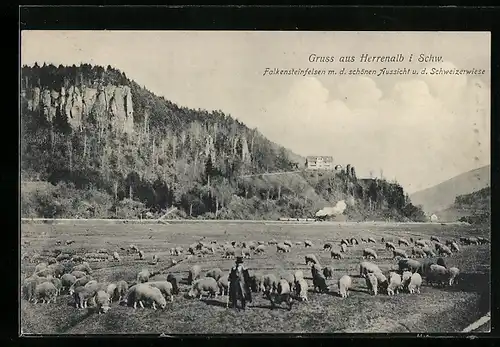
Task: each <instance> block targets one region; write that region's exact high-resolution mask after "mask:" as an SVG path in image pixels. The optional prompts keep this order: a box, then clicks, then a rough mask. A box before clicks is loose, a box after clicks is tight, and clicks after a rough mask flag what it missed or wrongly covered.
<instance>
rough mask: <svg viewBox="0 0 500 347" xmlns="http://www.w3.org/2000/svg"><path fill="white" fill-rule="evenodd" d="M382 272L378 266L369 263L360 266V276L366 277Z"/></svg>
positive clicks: (364, 262)
mask: <svg viewBox="0 0 500 347" xmlns="http://www.w3.org/2000/svg"><path fill="white" fill-rule="evenodd" d="M373 272H382V271H380V269H379V267H378V266H377V265H376V264H373V263H370V262H368V261H363V262H361V263H360V264H359V276H360V277H366V275H367V274H368V273H373Z"/></svg>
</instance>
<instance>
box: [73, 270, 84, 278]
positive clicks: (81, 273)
mask: <svg viewBox="0 0 500 347" xmlns="http://www.w3.org/2000/svg"><path fill="white" fill-rule="evenodd" d="M71 275H73V276H75V277H76V279H78V278H82V277H85V276H87V273H85V272H83V271H71Z"/></svg>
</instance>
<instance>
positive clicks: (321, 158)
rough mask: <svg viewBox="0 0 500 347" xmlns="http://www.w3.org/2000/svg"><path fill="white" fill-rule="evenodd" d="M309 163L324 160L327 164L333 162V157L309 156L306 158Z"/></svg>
mask: <svg viewBox="0 0 500 347" xmlns="http://www.w3.org/2000/svg"><path fill="white" fill-rule="evenodd" d="M306 159H307V161H317V160H323V161H326V162H333V157H332V156H321V155H319V156H318V155H309V156H307V157H306Z"/></svg>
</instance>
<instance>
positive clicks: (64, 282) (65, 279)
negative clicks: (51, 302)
mask: <svg viewBox="0 0 500 347" xmlns="http://www.w3.org/2000/svg"><path fill="white" fill-rule="evenodd" d="M75 282H76V277H75V276H73V275H72V274H64V275H62V276H61V286H62V289H63V290H64V291H68V290H69V288H70V287H71V286H72V285H73V284H74V283H75Z"/></svg>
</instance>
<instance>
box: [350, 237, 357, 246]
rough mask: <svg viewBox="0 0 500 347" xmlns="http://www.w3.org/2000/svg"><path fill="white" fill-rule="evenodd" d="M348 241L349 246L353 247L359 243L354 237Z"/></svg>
mask: <svg viewBox="0 0 500 347" xmlns="http://www.w3.org/2000/svg"><path fill="white" fill-rule="evenodd" d="M350 241H351V245H353V246H354V245H359V242H358V240H357V239H356V238H355V237H353V238H351V240H350Z"/></svg>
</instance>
